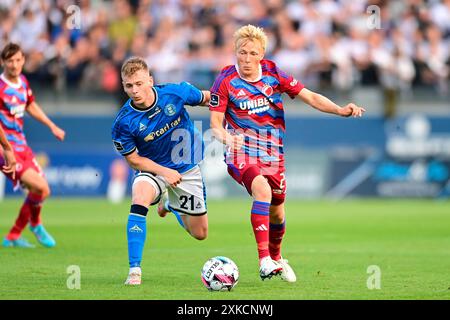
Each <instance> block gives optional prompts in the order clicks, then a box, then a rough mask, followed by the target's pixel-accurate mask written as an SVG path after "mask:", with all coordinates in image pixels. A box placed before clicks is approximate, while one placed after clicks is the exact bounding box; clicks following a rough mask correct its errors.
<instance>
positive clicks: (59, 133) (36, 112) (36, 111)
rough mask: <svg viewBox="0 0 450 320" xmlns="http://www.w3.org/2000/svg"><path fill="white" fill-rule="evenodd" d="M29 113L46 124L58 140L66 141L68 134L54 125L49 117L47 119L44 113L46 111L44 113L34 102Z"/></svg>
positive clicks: (29, 107)
mask: <svg viewBox="0 0 450 320" xmlns="http://www.w3.org/2000/svg"><path fill="white" fill-rule="evenodd" d="M27 111H28V113H29V114H30V115H31V116H32V117H33V118H35V119H36V120H38V121H39V122H41V123H43V124H45V125H46V126H47V127H48V128H49V129H50V130H51V132H52V133H53V135H54V136H55V137H56V138H57V139H58V140H60V141H63V140H64V138H65V136H66V132H65V131H64V130H63V129H61V128H60V127H58V126H57V125H56V124H54V123H53V121H52V120H50V118H49V117H47V115H46V114H45V113H44V111H42V109H41V108H40V107H39V105H38V104H37V103H36V102H32V103H31V104H30V105H29V106H28V108H27Z"/></svg>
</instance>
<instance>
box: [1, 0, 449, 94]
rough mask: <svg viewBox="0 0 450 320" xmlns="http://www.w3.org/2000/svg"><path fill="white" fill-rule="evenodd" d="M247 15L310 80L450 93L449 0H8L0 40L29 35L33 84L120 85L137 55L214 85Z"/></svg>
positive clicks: (277, 55) (176, 75)
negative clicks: (126, 66)
mask: <svg viewBox="0 0 450 320" xmlns="http://www.w3.org/2000/svg"><path fill="white" fill-rule="evenodd" d="M73 5H76V6H73ZM371 5H375V6H376V7H370V6H371ZM372 9H373V10H372ZM378 9H380V10H379V12H378ZM378 13H379V16H378V15H377V14H378ZM378 17H379V19H378ZM248 23H252V24H256V25H259V26H261V27H263V28H264V30H265V31H266V32H267V33H268V35H269V38H270V41H269V43H270V44H271V45H270V47H269V48H267V53H266V57H268V58H270V59H274V60H275V61H277V64H278V65H279V67H280V68H282V69H283V70H285V71H287V72H290V73H291V74H292V75H294V76H295V77H297V78H298V79H300V80H301V81H302V82H303V83H305V84H306V85H307V86H310V87H313V88H317V87H324V86H325V87H326V86H332V87H335V88H338V89H341V90H348V89H351V88H353V87H354V86H358V85H362V86H366V85H380V86H382V87H383V88H395V89H404V90H408V89H410V88H412V87H415V86H430V87H432V88H434V89H436V91H437V92H438V93H440V94H443V95H448V85H449V78H450V76H449V75H450V0H428V1H427V0H405V1H383V0H378V1H367V0H316V1H314V0H293V1H283V0H248V1H242V0H129V1H127V0H113V1H95V0H93V1H89V0H80V1H68V0H17V1H16V0H2V1H0V47H3V46H4V45H5V44H6V43H7V42H8V41H14V42H17V43H19V44H20V45H21V46H22V47H23V49H24V51H25V53H26V56H27V62H26V65H25V70H24V71H25V74H26V75H27V76H28V78H29V80H30V82H31V85H32V86H33V84H45V85H46V86H50V87H52V88H54V89H55V90H58V89H64V88H66V87H73V88H77V90H88V91H89V90H91V91H92V90H93V91H102V92H107V93H115V92H119V91H121V88H120V74H119V67H120V65H121V64H122V62H123V61H124V60H125V58H126V57H128V56H130V55H139V56H143V57H145V58H146V59H147V62H148V63H149V65H150V66H151V68H152V70H153V75H154V77H155V78H156V81H157V82H159V83H161V82H166V81H170V82H177V81H184V80H188V81H190V82H191V83H193V84H195V85H197V86H199V87H201V88H205V89H208V88H209V87H210V86H211V84H212V83H213V80H214V77H215V76H216V74H217V73H218V71H219V70H220V69H221V68H222V67H223V66H225V65H228V64H232V63H234V60H233V52H232V48H233V43H232V35H233V32H234V31H235V30H236V29H237V28H238V27H239V26H241V25H244V24H248Z"/></svg>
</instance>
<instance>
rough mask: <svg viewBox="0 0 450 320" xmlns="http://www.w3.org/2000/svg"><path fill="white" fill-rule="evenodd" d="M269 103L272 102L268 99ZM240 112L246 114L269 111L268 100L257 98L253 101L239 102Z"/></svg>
mask: <svg viewBox="0 0 450 320" xmlns="http://www.w3.org/2000/svg"><path fill="white" fill-rule="evenodd" d="M270 102H273V101H272V99H270ZM239 108H240V109H241V110H248V114H250V115H251V114H255V113H261V112H265V111H267V110H269V109H270V105H269V100H268V99H267V98H258V99H255V100H247V101H242V102H239Z"/></svg>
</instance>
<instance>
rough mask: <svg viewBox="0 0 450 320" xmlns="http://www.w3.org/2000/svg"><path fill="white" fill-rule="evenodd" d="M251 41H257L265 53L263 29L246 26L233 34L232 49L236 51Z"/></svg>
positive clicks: (265, 44)
mask: <svg viewBox="0 0 450 320" xmlns="http://www.w3.org/2000/svg"><path fill="white" fill-rule="evenodd" d="M253 40H257V41H259V43H261V46H262V48H263V49H264V51H266V46H267V35H266V33H265V32H264V30H263V28H260V27H256V26H254V25H251V24H248V25H246V26H243V27H240V28H239V29H238V30H237V31H236V32H235V33H234V47H235V49H236V50H237V49H238V48H239V47H240V46H241V45H243V44H244V43H246V42H247V41H253Z"/></svg>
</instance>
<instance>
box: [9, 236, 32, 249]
mask: <svg viewBox="0 0 450 320" xmlns="http://www.w3.org/2000/svg"><path fill="white" fill-rule="evenodd" d="M2 246H3V247H5V248H12V247H17V248H34V247H35V245H33V244H31V243H29V242H28V241H27V239H25V238H22V237H20V238H18V239H16V240H8V239H6V238H4V239H3V243H2Z"/></svg>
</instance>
